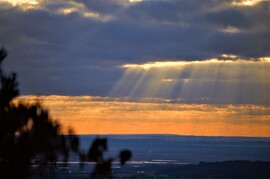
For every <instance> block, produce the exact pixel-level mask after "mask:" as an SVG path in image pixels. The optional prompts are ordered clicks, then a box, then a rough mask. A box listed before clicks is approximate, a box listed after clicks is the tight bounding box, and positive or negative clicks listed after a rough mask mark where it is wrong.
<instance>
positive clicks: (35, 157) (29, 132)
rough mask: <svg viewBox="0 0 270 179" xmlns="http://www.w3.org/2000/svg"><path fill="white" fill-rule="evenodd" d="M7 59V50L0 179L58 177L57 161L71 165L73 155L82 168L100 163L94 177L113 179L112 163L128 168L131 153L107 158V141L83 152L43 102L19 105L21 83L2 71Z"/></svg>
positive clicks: (0, 78)
mask: <svg viewBox="0 0 270 179" xmlns="http://www.w3.org/2000/svg"><path fill="white" fill-rule="evenodd" d="M6 56H7V52H6V50H5V49H4V48H2V49H0V85H1V86H0V178H3V179H4V178H12V179H13V178H14V179H16V178H22V179H23V178H28V177H30V176H37V177H40V178H54V174H55V168H56V166H57V162H58V161H59V160H60V158H61V160H62V162H64V163H67V164H68V160H69V156H70V154H71V153H74V154H77V155H78V157H79V158H80V161H81V166H82V167H83V162H88V161H91V162H96V165H95V167H94V170H93V171H92V172H91V171H89V173H90V175H89V177H90V178H112V177H113V176H112V162H113V161H115V160H116V159H119V160H120V164H121V165H124V164H125V163H126V161H127V160H129V159H130V158H131V152H130V151H129V150H123V151H121V152H120V153H119V156H118V157H116V158H104V152H106V151H107V150H108V146H107V139H106V138H96V139H95V140H94V141H93V142H92V144H91V145H90V147H89V149H88V151H87V152H82V151H81V150H80V141H79V138H78V137H77V136H76V135H74V132H73V131H72V130H71V129H70V130H69V135H63V134H62V132H61V131H62V129H63V127H62V125H61V123H59V122H58V121H57V120H54V119H53V118H52V117H51V116H50V115H49V112H48V110H47V109H45V108H44V107H43V106H42V105H41V103H40V102H38V101H37V102H36V103H35V104H27V103H25V102H15V101H14V99H15V98H16V97H18V95H19V89H18V82H17V78H16V74H15V73H12V74H6V73H5V72H4V71H3V69H2V62H3V60H4V59H5V58H6ZM89 143H90V141H89ZM33 164H35V165H38V167H32V166H33Z"/></svg>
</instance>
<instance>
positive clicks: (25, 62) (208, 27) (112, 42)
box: [0, 0, 270, 104]
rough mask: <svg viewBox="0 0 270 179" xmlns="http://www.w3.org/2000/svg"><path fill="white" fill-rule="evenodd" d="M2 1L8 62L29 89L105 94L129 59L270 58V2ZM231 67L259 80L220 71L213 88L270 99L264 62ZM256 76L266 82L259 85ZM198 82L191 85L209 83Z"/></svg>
mask: <svg viewBox="0 0 270 179" xmlns="http://www.w3.org/2000/svg"><path fill="white" fill-rule="evenodd" d="M0 3H1V6H0V13H1V14H0V18H1V19H0V34H1V35H0V45H1V46H2V45H4V46H6V48H7V49H8V51H9V57H8V60H7V61H6V63H5V65H6V68H7V69H8V70H12V71H16V72H18V74H19V81H20V82H21V85H20V87H21V89H22V93H23V94H44V95H46V94H62V95H100V96H106V95H108V94H110V93H111V91H112V89H114V88H115V85H116V84H117V82H119V80H121V77H123V75H125V73H126V70H125V69H122V68H119V66H122V65H125V64H145V63H148V62H149V61H168V60H170V61H194V60H195V61H198V60H199V61H200V60H206V59H210V58H218V57H220V56H221V55H222V54H233V55H235V56H237V57H239V58H243V59H251V58H252V59H259V58H261V57H269V56H270V44H269V41H270V21H269V19H270V10H269V9H270V2H269V1H257V0H253V1H246V0H243V1H229V0H224V1H219V0H206V1H188V0H187V1H185V0H183V1H182V0H181V1H179V0H172V1H163V0H160V1H134V2H131V1H128V0H115V1H107V0H101V1H98V0H90V1H83V0H76V1H75V0H67V1H66V0H65V1H64V0H56V1H50V0H49V1H45V0H44V1H43V0H32V1H22V0H15V1H10V0H0ZM236 66H237V65H236ZM255 66H256V65H255ZM255 66H254V67H255ZM196 68H202V69H200V70H198V71H196V73H197V75H198V76H202V75H205V70H206V69H204V68H203V67H196ZM213 68H215V69H212V67H211V69H209V72H207V73H206V74H207V75H211V74H212V73H213V71H216V70H217V68H216V66H213ZM224 68H225V67H224ZM226 68H228V69H223V67H222V68H221V71H220V72H217V73H216V74H220V73H223V72H225V73H227V75H229V74H230V73H232V72H231V71H230V68H231V67H226ZM232 68H233V69H237V68H238V70H239V71H238V73H239V77H238V78H239V79H240V78H241V74H242V73H243V74H242V75H243V76H245V77H247V76H250V78H251V81H252V82H242V81H241V79H240V82H239V83H238V81H236V83H235V84H233V86H228V85H227V82H224V80H223V79H219V76H217V77H216V79H215V80H216V81H217V83H216V86H217V88H216V89H213V90H215V91H217V92H218V93H223V92H222V89H223V90H224V86H225V87H233V88H237V90H238V91H239V90H240V89H243V90H244V92H243V94H242V93H239V92H238V93H239V94H240V98H241V99H247V98H251V100H248V101H245V100H244V101H243V103H262V104H266V103H269V98H265V99H264V100H266V102H265V101H264V102H261V101H260V102H258V101H256V99H257V98H256V96H259V99H262V98H264V97H265V96H266V95H269V86H270V84H269V80H268V81H266V82H265V83H261V80H260V78H259V77H258V78H256V75H257V73H258V70H257V67H255V68H254V70H250V69H251V68H253V67H252V66H248V67H247V69H248V70H247V71H244V68H245V67H241V68H240V69H241V70H240V69H239V66H237V67H232ZM259 68H260V69H261V68H265V69H266V70H265V71H264V74H263V75H264V76H266V77H269V76H270V74H269V73H270V72H269V70H268V69H269V65H266V66H265V67H259ZM191 70H193V71H191ZM267 70H268V71H267ZM247 72H248V73H247ZM190 73H194V69H191V68H185V72H184V73H183V74H182V75H184V76H185V74H190ZM203 73H204V74H203ZM135 77H136V76H135ZM221 78H222V76H221ZM253 79H254V80H253ZM268 79H269V78H268ZM229 80H233V79H229ZM256 80H259V82H256V83H255V84H254V83H253V81H256ZM165 81H166V79H165ZM167 82H170V81H167ZM193 82H194V85H193V86H191V88H197V87H202V86H208V85H209V83H206V82H205V83H204V84H201V83H202V81H198V83H197V84H196V85H195V81H193ZM211 84H212V83H211ZM211 84H210V85H211ZM230 85H232V84H231V83H230ZM257 85H258V86H257ZM177 88H181V86H178V87H177V86H176V88H175V90H176V91H175V92H174V93H172V96H171V97H173V98H174V97H177V95H178V94H179V93H180V91H177ZM238 88H239V89H238ZM205 90H206V88H203V87H202V89H201V93H204V95H203V96H206V97H207V96H209V94H208V93H209V92H207V91H206V92H205ZM220 90H221V91H220ZM243 90H240V91H243ZM225 93H230V90H229V91H226V92H225ZM238 93H237V94H238ZM241 94H242V97H241ZM119 95H125V94H119ZM192 95H193V94H191V96H192ZM194 95H195V96H196V94H194ZM213 95H214V98H215V99H216V101H213V102H217V103H222V100H223V99H221V98H219V97H220V96H215V93H213ZM232 95H234V94H232ZM251 95H254V97H250V96H251ZM146 97H147V96H146ZM148 97H151V96H148ZM199 97H200V96H199ZM225 97H226V96H225ZM236 97H237V98H238V96H236ZM232 98H235V97H234V96H232ZM253 99H255V101H254V100H253ZM267 100H268V101H267ZM219 101H221V102H219ZM193 102H197V101H193ZM229 102H231V101H229ZM240 103H241V102H240Z"/></svg>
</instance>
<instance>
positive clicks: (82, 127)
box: [17, 95, 270, 137]
mask: <svg viewBox="0 0 270 179" xmlns="http://www.w3.org/2000/svg"><path fill="white" fill-rule="evenodd" d="M36 99H37V97H35V96H21V97H19V98H18V99H17V100H19V101H24V102H28V103H31V102H34V101H35V100H36ZM38 99H39V100H40V101H41V102H42V104H44V105H45V107H47V108H48V109H49V110H50V114H51V115H52V117H53V118H54V119H57V120H59V121H60V122H61V123H63V125H64V126H65V127H68V126H71V127H73V128H74V130H75V132H76V134H177V135H200V136H202V135H204V136H252V137H270V132H269V131H270V125H269V123H270V114H269V110H270V108H269V106H263V105H232V104H231V105H230V104H228V105H214V104H177V103H170V102H167V101H166V100H164V101H163V102H160V103H159V102H156V103H147V102H128V101H121V100H120V99H114V98H108V97H95V96H56V95H54V96H39V97H38Z"/></svg>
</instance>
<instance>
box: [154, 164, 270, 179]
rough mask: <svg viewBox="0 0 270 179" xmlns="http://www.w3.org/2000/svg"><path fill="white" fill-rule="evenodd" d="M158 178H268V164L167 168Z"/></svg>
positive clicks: (269, 168) (269, 175) (200, 165)
mask: <svg viewBox="0 0 270 179" xmlns="http://www.w3.org/2000/svg"><path fill="white" fill-rule="evenodd" d="M157 174H158V175H159V176H167V177H181V178H268V179H269V178H270V162H264V161H223V162H200V163H199V164H196V165H183V166H168V167H166V169H165V168H164V169H163V170H162V171H160V172H158V173H157Z"/></svg>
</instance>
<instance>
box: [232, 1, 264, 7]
mask: <svg viewBox="0 0 270 179" xmlns="http://www.w3.org/2000/svg"><path fill="white" fill-rule="evenodd" d="M262 1H263V0H234V1H233V3H232V4H233V5H235V6H254V5H256V4H258V3H259V2H262Z"/></svg>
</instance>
